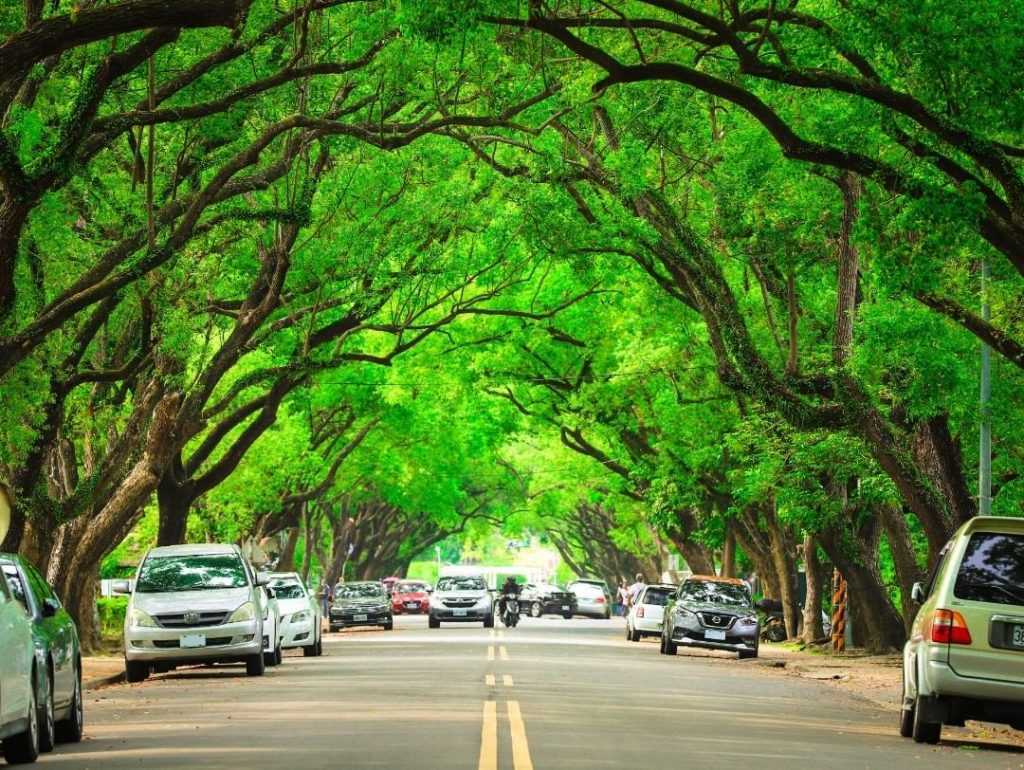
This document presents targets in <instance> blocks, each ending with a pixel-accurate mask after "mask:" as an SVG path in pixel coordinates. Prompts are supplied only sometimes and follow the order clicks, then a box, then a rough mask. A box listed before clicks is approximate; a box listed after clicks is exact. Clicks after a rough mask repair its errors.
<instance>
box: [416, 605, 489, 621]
mask: <svg viewBox="0 0 1024 770" xmlns="http://www.w3.org/2000/svg"><path fill="white" fill-rule="evenodd" d="M493 614H494V610H493V609H492V608H491V607H490V606H487V607H466V608H461V607H459V608H455V609H453V608H451V607H431V608H430V616H431V617H432V618H434V619H435V620H443V621H445V622H453V623H454V622H463V621H465V622H467V623H473V622H476V623H479V622H480V621H482V620H486V619H487V618H489V617H491V616H492V615H493Z"/></svg>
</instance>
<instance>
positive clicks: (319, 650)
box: [314, 634, 324, 658]
mask: <svg viewBox="0 0 1024 770" xmlns="http://www.w3.org/2000/svg"><path fill="white" fill-rule="evenodd" d="M314 654H315V655H316V657H318V658H319V657H320V656H321V655H323V654H324V637H323V635H322V634H321V635H320V636H318V637H317V639H316V653H314Z"/></svg>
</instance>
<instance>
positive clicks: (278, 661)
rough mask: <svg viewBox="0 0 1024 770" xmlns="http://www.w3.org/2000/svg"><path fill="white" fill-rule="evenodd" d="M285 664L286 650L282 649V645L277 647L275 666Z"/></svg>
mask: <svg viewBox="0 0 1024 770" xmlns="http://www.w3.org/2000/svg"><path fill="white" fill-rule="evenodd" d="M283 662H284V650H282V649H281V645H280V644H279V645H277V649H276V650H274V665H275V666H280V665H281V663H283Z"/></svg>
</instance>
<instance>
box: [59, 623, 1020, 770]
mask: <svg viewBox="0 0 1024 770" xmlns="http://www.w3.org/2000/svg"><path fill="white" fill-rule="evenodd" d="M621 631H622V626H621V625H620V621H618V620H612V621H607V622H605V621H597V620H595V621H586V620H573V621H565V620H562V619H560V618H559V619H543V620H524V622H523V625H521V626H520V627H519V628H517V629H514V630H511V631H509V630H495V631H493V632H490V631H487V630H484V629H481V628H480V627H479V626H472V627H459V626H446V627H443V628H442V629H440V630H438V631H430V630H428V629H427V628H426V618H422V617H414V618H399V619H398V623H397V626H396V629H395V631H393V632H391V633H388V632H378V631H365V632H349V633H344V634H332V635H330V637H328V639H329V641H328V642H327V645H326V646H327V650H326V655H325V657H323V658H319V659H314V658H302V657H289V658H287V659H286V661H285V663H284V665H283V666H281V667H280V668H277V669H273V670H270V671H268V673H267V675H266V676H265V677H263V678H262V679H251V678H247V677H245V676H244V674H243V673H242V672H241V671H240V670H239V669H237V668H226V669H224V670H209V669H206V670H202V669H199V670H191V671H186V672H179V673H174V674H168V675H164V676H159V677H155V678H154V679H152V680H151V681H148V682H146V683H144V684H142V685H135V686H115V687H110V688H107V689H103V690H100V691H98V692H95V693H93V694H92V696H91V697H90V698H89V702H88V704H87V720H88V737H87V739H86V741H85V742H84V743H83V744H81V746H80V747H78V748H77V749H76V748H74V747H60V748H59V749H58V753H56V754H54V755H49V756H46V757H44V758H43V760H42V761H43V763H44V764H45V765H46V766H48V767H67V768H83V767H85V768H97V770H99V768H129V767H131V768H136V767H154V768H189V769H190V770H199V769H200V768H227V767H247V768H327V767H331V768H396V770H397V769H400V768H410V769H411V768H422V769H423V770H435V769H436V770H442V768H443V769H446V770H447V769H456V768H464V769H465V770H496V769H497V768H500V769H501V770H529V768H531V767H533V768H538V770H539V769H540V768H558V769H560V770H561V769H563V768H581V769H582V768H602V767H607V768H627V767H635V768H666V770H667V768H683V767H685V768H735V767H737V766H743V767H748V768H749V767H761V768H797V767H799V768H812V767H821V768H897V767H907V766H918V767H922V768H924V767H927V768H929V770H932V768H935V769H936V770H938V769H939V768H975V767H976V768H986V769H987V770H992V769H993V768H1003V767H1007V768H1011V767H1012V768H1018V767H1020V766H1021V765H1022V764H1024V755H1022V754H1018V753H1015V752H1013V751H1006V752H1002V751H988V750H980V751H978V750H966V749H965V748H964V747H957V746H955V745H953V746H951V745H943V746H940V747H937V748H935V747H924V746H918V745H915V744H914V743H912V742H910V741H908V740H905V739H901V738H899V737H898V736H897V735H896V731H895V725H894V719H893V717H892V715H891V714H890V713H879V711H878V710H877V709H876V708H874V707H872V706H870V705H868V704H866V703H862V702H860V701H856V700H853V699H850V698H848V697H846V696H844V695H843V694H841V693H837V692H835V691H834V690H830V689H826V688H824V687H822V686H821V685H818V684H815V683H813V682H808V681H802V680H794V679H790V678H784V677H775V676H770V675H767V674H766V673H765V672H763V671H761V670H757V669H756V668H755V666H756V663H746V662H745V663H742V664H739V663H737V662H736V661H733V660H730V659H727V658H723V659H720V660H719V659H710V658H706V657H687V656H686V655H685V654H682V653H681V654H680V655H679V656H678V657H676V658H668V657H665V656H662V655H659V654H658V649H657V646H656V644H654V643H653V642H646V643H641V644H629V643H627V642H626V641H625V640H624V639H623V638H622V633H621Z"/></svg>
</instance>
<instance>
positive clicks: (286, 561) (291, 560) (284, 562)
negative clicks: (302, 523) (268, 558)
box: [277, 527, 299, 572]
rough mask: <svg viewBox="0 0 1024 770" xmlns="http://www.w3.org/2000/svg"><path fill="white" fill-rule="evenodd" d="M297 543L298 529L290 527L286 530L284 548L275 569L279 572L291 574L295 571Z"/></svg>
mask: <svg viewBox="0 0 1024 770" xmlns="http://www.w3.org/2000/svg"><path fill="white" fill-rule="evenodd" d="M298 543H299V528H298V527H292V528H291V529H289V530H288V539H287V540H285V543H284V548H282V549H281V555H280V557H278V560H277V569H278V570H279V571H281V572H291V571H292V570H294V569H295V546H296V545H298Z"/></svg>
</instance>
